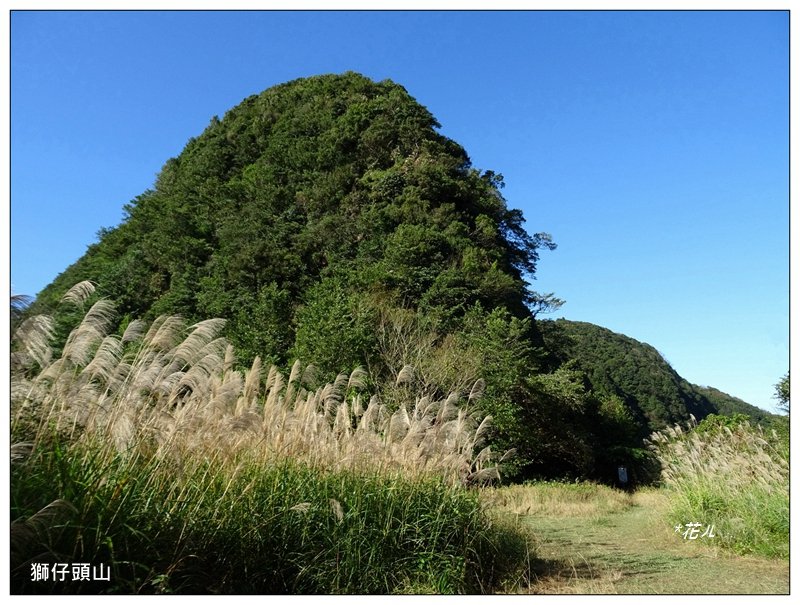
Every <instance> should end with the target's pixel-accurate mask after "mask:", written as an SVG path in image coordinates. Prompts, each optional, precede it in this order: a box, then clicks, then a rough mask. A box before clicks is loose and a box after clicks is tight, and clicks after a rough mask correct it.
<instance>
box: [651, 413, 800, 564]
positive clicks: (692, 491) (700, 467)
mask: <svg viewBox="0 0 800 605" xmlns="http://www.w3.org/2000/svg"><path fill="white" fill-rule="evenodd" d="M695 426H696V425H695V424H694V422H691V423H690V424H689V425H688V427H687V428H686V429H685V430H684V429H683V428H682V427H680V426H676V427H673V428H669V429H667V430H666V431H663V432H661V433H655V434H654V435H652V436H651V438H650V441H651V447H652V448H653V449H654V451H655V452H656V453H657V455H658V457H659V460H660V461H661V465H662V469H663V471H662V477H663V480H664V484H665V485H666V487H667V488H668V490H669V493H670V495H671V503H672V509H671V514H670V518H671V520H672V521H674V522H675V523H684V524H685V523H689V522H699V523H702V524H704V525H705V526H710V525H714V526H715V528H716V533H717V541H716V542H717V544H719V545H721V546H723V547H727V548H731V549H733V550H735V551H736V552H738V553H741V554H761V555H764V556H769V557H779V558H783V557H788V554H789V460H788V446H786V445H785V444H783V443H781V442H780V440H779V438H778V436H777V435H771V436H769V435H766V434H765V433H764V431H763V430H762V429H761V427H760V426H757V427H752V426H750V424H749V423H747V422H744V423H742V424H739V425H738V426H734V427H733V428H731V427H728V426H721V427H718V428H716V429H714V430H707V431H698V430H695Z"/></svg>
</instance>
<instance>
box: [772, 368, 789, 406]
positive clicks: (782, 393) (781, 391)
mask: <svg viewBox="0 0 800 605" xmlns="http://www.w3.org/2000/svg"><path fill="white" fill-rule="evenodd" d="M789 387H790V382H789V372H786V375H785V376H784V377H783V378H781V379H780V380H779V381H778V383H777V384H776V385H775V395H774V396H773V397H774V398H775V399H777V400H778V405H777V406H776V407H777V408H778V409H779V410H780V411H782V412H786V413H787V414H788V413H789Z"/></svg>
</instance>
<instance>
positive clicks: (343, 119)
mask: <svg viewBox="0 0 800 605" xmlns="http://www.w3.org/2000/svg"><path fill="white" fill-rule="evenodd" d="M438 128H439V124H438V123H437V121H436V119H435V118H434V117H433V116H432V115H431V113H430V112H429V111H428V110H427V109H426V108H424V107H422V106H421V105H420V104H419V103H417V102H416V101H415V100H414V99H413V98H412V97H411V96H410V95H409V94H408V92H407V91H406V90H405V89H404V88H403V87H402V86H400V85H398V84H395V83H393V82H391V81H388V80H386V81H383V82H373V81H371V80H369V79H368V78H365V77H363V76H361V75H358V74H355V73H352V72H348V73H345V74H343V75H325V76H318V77H313V78H306V79H300V80H295V81H292V82H288V83H286V84H282V85H279V86H276V87H274V88H270V89H268V90H266V91H264V92H263V93H261V94H259V95H255V96H251V97H249V98H247V99H245V100H244V101H243V102H242V103H241V104H239V105H238V106H237V107H234V108H233V109H231V110H230V111H228V112H227V113H226V114H225V116H224V117H223V118H222V119H218V118H216V117H215V118H213V119H212V120H211V123H210V124H209V125H208V127H207V128H206V129H205V131H204V132H203V133H202V134H201V135H200V136H198V137H197V138H193V139H191V140H190V141H189V142H188V144H187V145H186V147H185V149H184V150H183V151H182V153H181V154H180V155H179V156H178V157H176V158H172V159H170V160H169V161H167V162H166V164H165V165H164V167H163V169H162V170H161V172H160V174H159V175H158V177H157V180H156V182H155V184H154V187H153V188H152V189H151V190H148V191H145V192H144V193H142V194H141V195H140V196H138V197H137V198H136V199H134V200H133V201H131V202H130V203H129V204H128V205H126V206H125V213H126V214H125V219H124V220H123V222H122V223H121V224H120V225H118V226H116V227H113V228H109V229H104V230H102V231H101V232H100V233H99V239H98V241H97V243H95V244H93V245H91V246H90V247H89V249H88V250H87V252H86V254H85V255H84V256H83V257H82V258H80V259H79V260H78V261H77V262H76V263H75V264H73V265H72V266H70V267H69V268H67V269H66V270H65V271H64V272H63V273H62V274H61V275H59V276H58V278H56V280H55V281H54V282H53V283H52V284H50V285H49V286H48V287H47V288H46V289H45V290H43V291H42V293H41V294H40V295H39V297H38V298H37V300H36V301H35V303H34V304H33V305H32V308H31V311H32V312H39V311H48V312H50V311H53V310H54V309H55V308H56V306H57V301H58V300H59V298H60V297H61V296H62V295H63V293H64V292H65V291H67V290H68V288H70V287H71V286H73V285H74V284H76V283H78V282H80V281H82V280H91V281H92V282H94V283H95V284H97V288H98V293H99V295H101V296H104V297H107V298H109V299H111V300H113V301H114V302H115V303H116V304H117V308H118V310H119V311H120V313H121V314H122V316H123V317H124V318H127V319H131V318H145V319H153V318H154V317H156V316H158V315H161V314H166V313H168V314H180V315H182V316H183V317H185V318H186V319H187V320H189V321H198V320H202V319H206V318H209V317H221V318H224V319H226V320H227V327H226V336H228V338H229V339H230V340H231V341H232V342H233V343H234V344H235V345H236V348H237V351H238V354H239V355H240V357H241V361H242V362H244V363H247V362H248V361H249V360H250V359H252V358H254V357H256V356H260V357H261V358H262V359H264V360H265V361H266V362H271V363H275V364H278V365H281V366H284V367H287V366H288V365H289V364H291V363H292V362H293V360H294V359H296V358H299V359H302V360H303V361H304V362H306V363H313V364H314V365H315V366H316V367H317V369H318V370H319V371H320V372H321V373H322V374H323V377H324V378H325V379H331V377H333V376H335V375H336V373H338V372H341V371H350V370H352V369H353V368H354V367H356V366H363V367H365V368H366V369H367V370H368V373H369V377H370V380H371V382H372V384H373V386H374V388H375V389H376V390H377V391H379V392H380V393H381V396H382V397H384V398H385V399H386V400H387V401H388V402H389V403H391V400H392V392H393V391H392V389H397V388H408V389H415V390H417V391H418V392H426V393H431V394H432V395H436V396H442V395H446V394H447V393H448V392H450V391H453V390H460V391H462V392H463V391H465V390H467V389H469V388H472V387H473V385H475V383H476V381H477V380H479V379H480V381H482V382H480V384H482V385H483V388H482V393H481V394H482V397H481V398H480V399H477V398H476V400H477V401H479V404H478V405H480V406H481V409H482V411H483V412H485V413H489V414H491V415H492V417H493V421H494V427H495V431H494V435H493V443H494V445H495V447H496V448H499V449H501V450H505V449H509V448H514V449H515V450H516V452H517V455H516V458H515V463H514V465H512V466H510V467H509V469H510V472H519V473H522V474H523V475H537V474H548V475H564V474H572V475H583V476H594V477H600V478H608V476H609V474H610V473H613V469H614V468H615V465H616V464H619V463H627V464H631V465H635V464H637V463H638V461H639V460H640V458H641V456H642V455H643V453H642V452H643V450H641V437H642V436H644V435H645V434H647V433H648V432H649V431H650V430H651V429H653V428H656V427H660V426H663V425H664V424H666V423H669V422H673V421H676V420H680V419H685V418H686V417H687V415H688V413H693V414H695V416H698V418H701V417H703V416H705V415H707V414H709V413H713V412H716V411H719V409H720V405H721V404H720V401H722V400H724V401H725V405H728V404H729V401H728V400H727V399H724V397H722V398H721V399H720V397H718V396H717V395H716V394H712V393H705V394H704V393H703V392H702V391H701V390H699V389H697V388H694V387H692V386H691V385H688V383H685V381H683V380H682V379H681V378H680V377H679V376H677V374H676V373H675V372H674V371H673V370H672V369H671V368H669V366H668V364H665V363H663V360H661V358H660V356H658V355H657V353H655V351H654V350H652V351H651V350H650V349H648V348H647V347H643V346H633V345H632V343H630V342H628V343H626V342H623V341H621V340H620V338H617V337H612V336H610V335H609V334H610V333H609V334H606V333H599V332H596V331H593V330H594V328H595V327H588V324H575V323H571V322H567V323H562V322H541V321H538V320H537V318H536V315H537V313H539V312H540V311H542V310H543V309H546V308H548V307H551V308H555V307H557V306H558V305H559V304H560V302H561V301H559V300H558V299H557V298H556V297H555V296H554V295H552V294H546V295H541V294H538V293H536V292H535V291H533V290H532V289H531V288H530V285H531V280H533V279H535V273H536V268H537V264H538V262H539V254H540V252H541V251H542V250H548V249H549V250H552V249H554V248H555V244H554V243H553V241H552V239H551V237H550V236H549V235H548V234H547V233H543V232H535V231H534V232H532V233H530V232H529V231H527V230H526V229H525V228H524V226H523V225H524V223H525V219H524V218H523V215H522V213H521V212H520V211H519V210H516V209H511V208H509V207H508V206H507V204H506V201H505V199H504V198H503V196H502V194H501V189H502V187H503V178H502V176H501V175H499V174H497V173H495V172H493V171H491V170H479V169H477V168H475V167H473V166H472V164H471V162H470V159H469V156H468V155H467V153H466V151H465V150H464V149H463V148H462V147H461V146H460V145H459V144H458V143H456V142H454V141H452V140H450V139H448V138H447V137H445V136H443V135H442V134H440V133H439V132H438V130H437V129H438ZM529 218H530V217H529ZM534 220H535V217H534ZM59 321H60V324H59V325H60V326H61V331H62V333H63V334H66V333H67V330H68V329H69V327H70V326H69V322H70V318H69V317H67V316H63V317H61V319H60V320H59ZM124 321H125V320H123V323H124ZM598 330H599V328H598ZM639 344H640V343H639ZM412 368H413V371H412ZM722 395H724V394H722ZM715 398H716V400H715ZM745 405H746V404H745Z"/></svg>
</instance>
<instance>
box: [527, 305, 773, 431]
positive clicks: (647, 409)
mask: <svg viewBox="0 0 800 605" xmlns="http://www.w3.org/2000/svg"><path fill="white" fill-rule="evenodd" d="M539 325H540V329H541V330H542V332H543V333H544V334H545V335H546V336H545V338H546V340H547V342H548V343H549V349H550V350H551V351H554V352H556V355H557V357H558V358H559V360H560V361H562V362H566V361H568V360H573V363H574V364H575V367H576V368H579V369H580V370H581V371H582V372H583V374H584V375H585V376H586V379H587V383H588V384H587V386H588V387H589V388H590V389H592V390H593V391H594V392H595V393H597V394H603V395H615V396H618V397H620V398H621V399H622V400H623V401H624V402H625V404H626V406H627V408H628V409H629V410H630V411H631V412H632V413H633V415H634V416H635V418H636V419H637V422H638V423H639V424H640V426H641V427H642V429H643V431H652V430H659V429H662V428H664V427H666V426H669V425H672V424H675V423H678V422H682V421H684V420H686V418H688V416H689V414H692V415H693V416H694V417H695V418H696V419H697V420H698V421H700V420H702V419H703V418H705V417H706V416H708V415H709V414H723V415H729V416H731V415H733V414H745V415H747V416H749V417H750V418H751V419H752V420H753V421H754V422H766V421H768V420H769V419H770V418H771V417H772V416H773V415H772V414H769V413H768V412H765V411H764V410H762V409H760V408H757V407H755V406H753V405H750V404H748V403H745V402H744V401H742V400H741V399H737V398H736V397H732V396H730V395H728V394H727V393H723V392H722V391H719V390H717V389H714V388H711V387H700V386H697V385H694V384H691V383H689V382H688V381H686V380H685V379H684V378H682V377H681V376H679V375H678V373H677V372H676V371H675V370H674V369H673V368H672V366H670V365H669V363H668V362H667V361H666V360H665V359H664V358H663V357H662V355H661V354H660V353H659V352H658V351H657V350H656V349H655V348H653V347H652V346H650V345H648V344H646V343H642V342H639V341H637V340H634V339H633V338H630V337H628V336H625V335H623V334H617V333H615V332H612V331H611V330H608V329H606V328H603V327H600V326H597V325H594V324H590V323H586V322H578V321H568V320H566V319H559V320H556V321H547V322H540V324H539Z"/></svg>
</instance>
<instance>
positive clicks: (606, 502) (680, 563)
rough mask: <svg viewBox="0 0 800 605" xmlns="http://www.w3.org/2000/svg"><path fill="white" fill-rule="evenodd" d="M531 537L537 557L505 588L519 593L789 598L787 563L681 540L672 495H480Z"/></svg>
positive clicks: (560, 486)
mask: <svg viewBox="0 0 800 605" xmlns="http://www.w3.org/2000/svg"><path fill="white" fill-rule="evenodd" d="M483 493H484V494H485V495H486V496H487V499H488V500H489V501H490V502H491V503H492V506H493V507H494V508H495V510H496V511H497V514H498V515H504V516H506V517H508V518H511V519H514V520H515V521H516V522H517V523H518V524H519V525H520V526H521V527H527V528H528V529H529V531H530V532H531V534H532V540H533V549H534V550H535V552H536V558H535V559H534V560H533V561H532V562H531V567H530V570H529V572H528V573H527V574H526V575H525V576H524V577H522V578H521V579H520V582H519V583H518V584H517V586H516V587H514V588H513V589H511V590H509V591H510V592H514V593H525V594H639V595H642V594H645V595H656V594H657V595H665V594H671V595H688V594H788V593H789V561H788V560H787V559H777V558H764V557H758V556H754V555H738V554H735V553H731V552H730V551H727V552H720V551H721V549H720V547H719V543H718V539H719V536H718V535H717V536H715V537H714V538H710V537H703V538H701V537H699V536H698V537H697V538H696V539H693V540H692V539H687V538H684V537H683V535H682V534H681V533H679V532H675V529H674V525H675V524H674V523H672V522H670V521H669V519H668V518H667V514H668V511H669V508H670V492H669V491H667V490H666V489H663V488H640V489H637V490H636V491H634V492H623V491H620V490H617V489H612V488H609V487H608V486H604V485H598V484H594V483H588V482H577V483H575V482H570V483H566V482H553V481H547V482H533V483H526V484H524V485H522V484H516V485H508V486H499V487H492V488H489V489H488V490H484V492H483Z"/></svg>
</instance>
